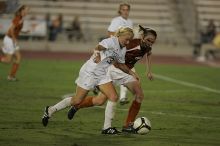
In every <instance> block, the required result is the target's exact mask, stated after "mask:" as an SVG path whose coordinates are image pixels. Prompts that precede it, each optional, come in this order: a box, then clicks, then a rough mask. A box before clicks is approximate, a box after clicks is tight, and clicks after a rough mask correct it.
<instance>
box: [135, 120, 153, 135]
mask: <svg viewBox="0 0 220 146" xmlns="http://www.w3.org/2000/svg"><path fill="white" fill-rule="evenodd" d="M133 128H134V129H135V131H136V132H137V133H138V134H147V133H148V132H149V131H150V130H151V123H150V120H148V119H147V118H146V117H140V118H137V119H136V120H135V121H134V125H133Z"/></svg>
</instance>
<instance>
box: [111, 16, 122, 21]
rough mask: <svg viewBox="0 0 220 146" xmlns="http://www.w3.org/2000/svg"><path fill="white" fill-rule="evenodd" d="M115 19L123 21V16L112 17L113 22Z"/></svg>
mask: <svg viewBox="0 0 220 146" xmlns="http://www.w3.org/2000/svg"><path fill="white" fill-rule="evenodd" d="M114 21H121V16H116V17H114V18H112V22H114Z"/></svg>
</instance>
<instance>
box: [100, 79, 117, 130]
mask: <svg viewBox="0 0 220 146" xmlns="http://www.w3.org/2000/svg"><path fill="white" fill-rule="evenodd" d="M100 91H101V92H102V93H103V94H104V95H106V97H107V98H108V102H107V105H106V108H105V122H104V127H103V130H102V134H118V133H120V131H118V130H117V129H116V128H115V127H112V125H111V123H112V120H113V118H114V115H115V108H116V103H117V100H118V96H117V92H116V90H115V87H114V85H113V84H112V83H109V84H107V85H103V86H100Z"/></svg>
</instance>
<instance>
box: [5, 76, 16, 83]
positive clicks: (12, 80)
mask: <svg viewBox="0 0 220 146" xmlns="http://www.w3.org/2000/svg"><path fill="white" fill-rule="evenodd" d="M7 80H8V81H11V82H16V81H18V79H17V78H16V77H12V76H8V77H7Z"/></svg>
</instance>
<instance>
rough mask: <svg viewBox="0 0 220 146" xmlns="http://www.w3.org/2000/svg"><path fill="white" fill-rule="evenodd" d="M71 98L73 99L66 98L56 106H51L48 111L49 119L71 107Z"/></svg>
mask: <svg viewBox="0 0 220 146" xmlns="http://www.w3.org/2000/svg"><path fill="white" fill-rule="evenodd" d="M71 98H72V97H67V98H64V99H63V100H61V101H60V102H58V103H57V104H55V105H54V106H50V107H49V109H48V114H49V117H51V116H52V114H53V113H55V112H57V111H60V110H62V109H64V108H66V107H69V106H70V105H71Z"/></svg>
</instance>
